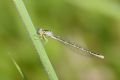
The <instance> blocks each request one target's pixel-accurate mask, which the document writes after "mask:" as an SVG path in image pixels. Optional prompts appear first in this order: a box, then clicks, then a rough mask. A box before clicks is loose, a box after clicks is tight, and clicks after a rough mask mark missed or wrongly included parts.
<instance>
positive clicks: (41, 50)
mask: <svg viewBox="0 0 120 80" xmlns="http://www.w3.org/2000/svg"><path fill="white" fill-rule="evenodd" d="M13 1H14V3H15V6H16V8H17V10H18V12H19V14H20V16H21V18H22V20H23V22H24V24H25V27H26V28H27V31H28V33H29V35H30V38H31V39H32V42H33V44H34V46H35V48H36V50H37V52H38V54H39V57H40V59H41V62H42V64H43V66H44V68H45V70H46V72H47V74H48V76H49V78H50V80H58V78H57V75H56V73H55V71H54V69H53V67H52V65H51V63H50V61H49V58H48V56H47V54H46V52H45V50H44V48H43V46H42V43H41V41H40V40H39V39H37V40H36V39H35V35H37V33H36V29H35V28H34V25H33V23H32V20H31V19H30V16H29V14H28V12H27V10H26V8H25V5H24V3H23V1H22V0H13Z"/></svg>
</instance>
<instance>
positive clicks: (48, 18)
mask: <svg viewBox="0 0 120 80" xmlns="http://www.w3.org/2000/svg"><path fill="white" fill-rule="evenodd" d="M24 3H25V5H26V8H27V10H28V12H29V14H30V16H31V18H32V20H33V23H34V25H35V26H36V28H38V27H39V28H45V29H49V30H51V31H53V32H54V33H56V34H58V35H59V36H61V37H63V38H65V39H67V40H69V41H74V42H76V43H77V44H80V45H81V46H83V47H87V48H89V49H91V50H92V51H95V52H100V53H101V54H103V55H104V56H105V59H103V60H101V59H98V58H95V57H93V56H89V55H84V54H83V53H84V52H81V51H79V50H75V49H73V48H71V47H68V46H65V45H63V44H61V43H59V42H57V41H55V40H52V39H50V38H48V42H47V43H46V44H43V45H44V46H45V49H46V52H47V53H48V56H49V58H50V60H51V63H52V64H53V67H54V69H55V71H56V73H57V75H58V78H59V79H60V80H120V76H119V75H120V62H119V59H120V54H119V53H120V1H119V0H24ZM24 26H25V25H24V24H23V22H22V20H21V18H20V16H19V14H18V12H17V10H16V7H15V5H14V3H13V2H12V0H1V1H0V80H21V79H22V78H21V75H20V74H19V72H18V71H17V69H16V67H15V66H14V64H13V63H12V61H11V59H10V57H9V56H8V53H10V54H11V55H12V56H13V58H14V59H15V60H16V61H17V62H18V65H19V66H20V68H21V70H22V71H23V73H24V74H25V75H26V77H27V78H28V80H48V77H47V75H46V73H45V71H44V69H43V66H42V64H41V62H40V61H39V57H38V55H37V54H36V53H37V52H36V50H35V48H34V45H33V44H32V42H31V40H30V38H29V35H28V33H27V31H26V29H25V27H24ZM76 53H77V54H76Z"/></svg>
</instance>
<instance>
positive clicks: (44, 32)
mask: <svg viewBox="0 0 120 80" xmlns="http://www.w3.org/2000/svg"><path fill="white" fill-rule="evenodd" d="M37 34H38V35H40V36H43V35H45V36H53V33H52V32H51V31H49V30H45V29H41V28H39V29H38V30H37Z"/></svg>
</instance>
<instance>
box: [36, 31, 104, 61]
mask: <svg viewBox="0 0 120 80" xmlns="http://www.w3.org/2000/svg"><path fill="white" fill-rule="evenodd" d="M37 34H38V35H39V36H40V37H44V36H47V37H51V38H53V39H55V40H57V41H60V42H62V43H64V44H66V45H69V46H72V47H74V48H77V49H80V50H81V51H84V52H86V53H88V54H91V55H93V56H96V57H98V58H101V59H104V56H103V55H101V54H97V53H94V52H91V51H90V50H88V49H85V48H83V47H81V46H78V45H76V44H74V43H71V42H68V41H65V40H63V39H61V38H60V37H58V36H56V35H54V34H53V33H52V32H51V31H49V30H44V29H38V30H37Z"/></svg>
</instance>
